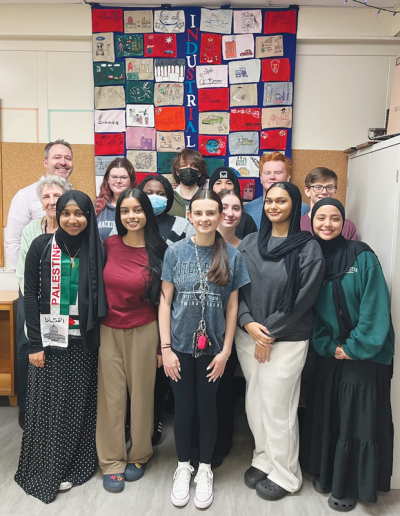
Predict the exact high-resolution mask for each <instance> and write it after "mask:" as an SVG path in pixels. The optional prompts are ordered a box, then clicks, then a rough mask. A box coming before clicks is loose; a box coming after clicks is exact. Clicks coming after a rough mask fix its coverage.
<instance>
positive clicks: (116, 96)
mask: <svg viewBox="0 0 400 516" xmlns="http://www.w3.org/2000/svg"><path fill="white" fill-rule="evenodd" d="M94 105H95V108H96V109H114V108H124V107H125V90H124V87H123V86H95V88H94Z"/></svg>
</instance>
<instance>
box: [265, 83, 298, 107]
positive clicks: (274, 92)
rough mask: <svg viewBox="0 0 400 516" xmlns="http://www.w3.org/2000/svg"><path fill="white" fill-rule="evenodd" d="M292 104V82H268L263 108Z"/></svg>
mask: <svg viewBox="0 0 400 516" xmlns="http://www.w3.org/2000/svg"><path fill="white" fill-rule="evenodd" d="M292 103H293V83H292V82H266V83H265V84H264V96H263V106H276V105H278V106H279V105H281V104H283V105H287V104H292Z"/></svg>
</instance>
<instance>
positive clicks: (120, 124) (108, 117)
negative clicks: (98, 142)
mask: <svg viewBox="0 0 400 516" xmlns="http://www.w3.org/2000/svg"><path fill="white" fill-rule="evenodd" d="M94 130H95V132H96V133H122V132H124V131H125V110H122V109H107V110H99V109H95V111H94Z"/></svg>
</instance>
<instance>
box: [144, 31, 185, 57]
mask: <svg viewBox="0 0 400 516" xmlns="http://www.w3.org/2000/svg"><path fill="white" fill-rule="evenodd" d="M144 55H145V56H146V57H176V56H177V52H176V34H145V35H144Z"/></svg>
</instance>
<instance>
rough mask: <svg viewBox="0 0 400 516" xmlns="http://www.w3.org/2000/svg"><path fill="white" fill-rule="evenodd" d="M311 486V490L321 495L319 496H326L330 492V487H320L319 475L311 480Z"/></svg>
mask: <svg viewBox="0 0 400 516" xmlns="http://www.w3.org/2000/svg"><path fill="white" fill-rule="evenodd" d="M312 485H313V488H314V489H315V490H316V491H317V493H321V494H328V493H330V492H331V491H332V486H330V487H322V486H321V484H320V476H319V475H316V476H315V477H314V478H313V479H312Z"/></svg>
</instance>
